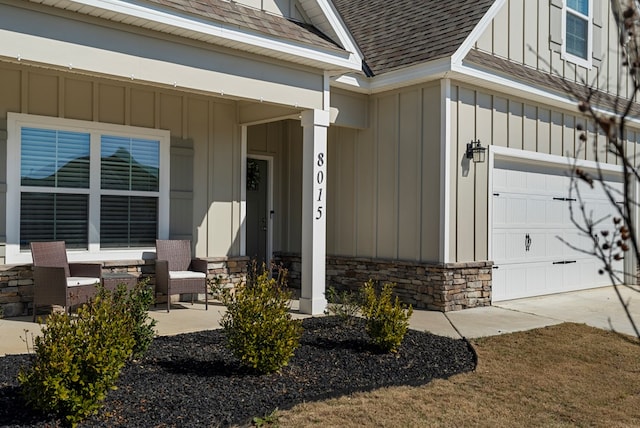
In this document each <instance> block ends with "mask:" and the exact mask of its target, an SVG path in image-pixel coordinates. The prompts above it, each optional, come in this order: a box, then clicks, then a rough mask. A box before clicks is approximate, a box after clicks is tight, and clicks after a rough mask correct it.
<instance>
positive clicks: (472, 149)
mask: <svg viewBox="0 0 640 428" xmlns="http://www.w3.org/2000/svg"><path fill="white" fill-rule="evenodd" d="M486 155H487V148H486V147H482V145H481V144H480V140H471V142H470V143H467V159H473V163H482V162H484V161H485V159H486Z"/></svg>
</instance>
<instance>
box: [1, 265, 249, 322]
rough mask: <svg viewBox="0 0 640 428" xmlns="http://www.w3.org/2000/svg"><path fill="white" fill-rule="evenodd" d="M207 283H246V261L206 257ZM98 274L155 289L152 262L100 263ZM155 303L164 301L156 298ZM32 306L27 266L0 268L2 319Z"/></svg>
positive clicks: (31, 286)
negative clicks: (129, 278)
mask: <svg viewBox="0 0 640 428" xmlns="http://www.w3.org/2000/svg"><path fill="white" fill-rule="evenodd" d="M205 260H207V261H208V270H209V274H208V276H207V277H208V279H209V280H213V279H214V278H216V277H218V278H220V279H221V284H222V285H223V286H227V287H233V286H235V285H237V284H239V283H241V282H244V281H246V278H247V265H248V263H249V258H248V257H210V258H205ZM102 272H103V273H107V272H114V273H115V272H126V273H129V274H132V275H135V276H137V277H138V278H140V279H143V278H149V283H150V284H151V285H155V262H154V260H122V261H107V262H104V263H103V267H102ZM159 297H160V298H159V299H157V300H158V303H160V302H162V301H163V300H164V301H165V302H166V297H163V296H159ZM32 303H33V272H32V269H31V265H30V264H29V265H0V308H1V309H2V312H3V314H4V316H5V317H15V316H21V315H28V313H29V311H30V310H31V308H32Z"/></svg>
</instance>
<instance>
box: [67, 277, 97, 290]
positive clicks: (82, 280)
mask: <svg viewBox="0 0 640 428" xmlns="http://www.w3.org/2000/svg"><path fill="white" fill-rule="evenodd" d="M98 283H100V278H87V277H84V276H70V277H68V278H67V286H68V287H78V286H82V285H93V284H98Z"/></svg>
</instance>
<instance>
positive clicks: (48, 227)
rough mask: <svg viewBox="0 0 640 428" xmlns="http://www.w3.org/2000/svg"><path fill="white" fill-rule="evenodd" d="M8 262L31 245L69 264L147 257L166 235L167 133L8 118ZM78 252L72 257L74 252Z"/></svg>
mask: <svg viewBox="0 0 640 428" xmlns="http://www.w3.org/2000/svg"><path fill="white" fill-rule="evenodd" d="M8 119H9V120H8V125H9V127H8V128H9V135H8V137H9V138H8V149H7V154H8V156H7V158H8V163H7V178H8V179H7V183H8V186H7V202H8V203H7V248H6V256H7V261H8V262H22V261H27V259H28V257H29V253H28V250H29V243H30V242H31V241H50V240H64V241H65V242H66V243H67V248H69V249H70V250H71V253H70V258H71V259H73V258H74V257H73V256H75V258H76V259H80V260H81V259H90V260H109V259H125V258H142V252H143V250H144V249H148V248H152V247H153V246H154V245H155V240H156V238H165V237H166V235H167V234H168V230H167V229H168V228H167V226H168V194H169V192H168V177H169V168H168V158H169V154H168V153H169V136H168V132H167V131H159V130H155V129H144V128H134V127H129V126H118V125H107V124H100V123H96V122H82V121H76V120H67V119H59V118H49V117H40V116H30V115H22V114H13V113H9V117H8ZM74 250H75V254H72V253H74Z"/></svg>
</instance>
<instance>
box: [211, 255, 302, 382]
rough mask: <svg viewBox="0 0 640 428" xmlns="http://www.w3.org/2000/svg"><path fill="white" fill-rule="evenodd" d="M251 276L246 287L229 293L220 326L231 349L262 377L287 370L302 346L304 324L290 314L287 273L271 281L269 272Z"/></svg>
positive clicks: (226, 296) (225, 298)
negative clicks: (263, 374)
mask: <svg viewBox="0 0 640 428" xmlns="http://www.w3.org/2000/svg"><path fill="white" fill-rule="evenodd" d="M253 272H254V274H253V275H250V276H249V279H248V281H247V284H246V285H241V286H239V287H237V288H236V289H235V291H234V292H226V293H225V294H224V297H223V303H224V304H225V305H226V306H227V312H226V314H225V315H224V316H223V318H222V321H221V325H222V327H223V328H224V331H225V333H226V336H227V341H228V346H229V349H231V351H232V352H233V354H234V355H235V356H236V357H237V358H239V359H240V360H241V361H242V363H243V364H244V365H246V366H248V367H251V368H253V369H255V370H257V371H258V372H261V373H271V372H275V371H278V370H280V369H281V368H282V367H284V366H286V365H287V364H288V362H289V359H290V358H291V357H292V356H293V354H294V351H295V349H296V348H297V347H298V346H299V344H300V336H301V335H302V322H301V321H299V320H293V319H292V318H291V314H290V313H289V309H290V306H289V301H290V299H291V293H289V292H288V291H286V289H285V287H286V271H284V270H282V269H281V270H280V271H279V275H278V278H277V279H276V278H270V277H269V271H268V270H267V269H266V267H265V266H264V265H263V266H262V272H261V273H259V274H258V273H257V272H256V269H255V266H254V269H253Z"/></svg>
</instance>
